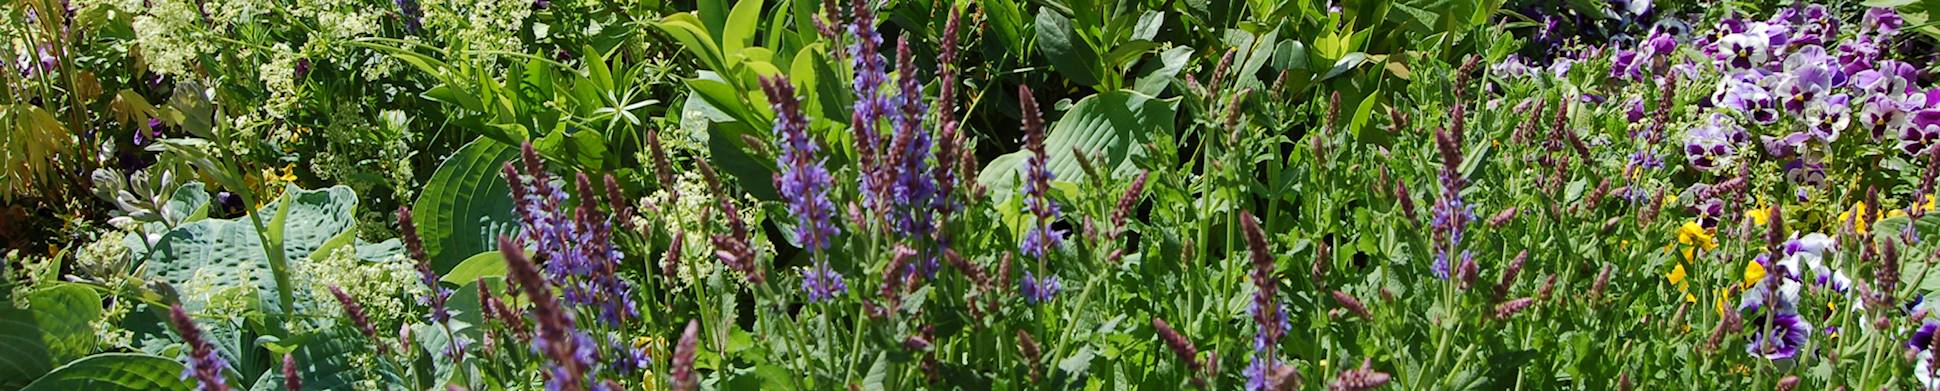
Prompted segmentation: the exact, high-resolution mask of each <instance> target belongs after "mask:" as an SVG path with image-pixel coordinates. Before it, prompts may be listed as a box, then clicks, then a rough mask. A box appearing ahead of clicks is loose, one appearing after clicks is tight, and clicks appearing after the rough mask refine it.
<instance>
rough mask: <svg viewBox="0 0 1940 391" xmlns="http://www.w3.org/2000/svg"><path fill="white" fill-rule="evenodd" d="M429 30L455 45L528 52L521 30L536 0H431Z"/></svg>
mask: <svg viewBox="0 0 1940 391" xmlns="http://www.w3.org/2000/svg"><path fill="white" fill-rule="evenodd" d="M424 10H425V21H424V25H425V29H426V30H429V31H430V32H431V33H432V34H431V35H429V36H434V37H443V38H444V39H445V40H446V42H447V43H449V44H452V45H458V44H461V43H462V44H463V45H464V47H467V48H470V49H472V50H484V51H505V52H516V53H523V52H525V45H524V44H523V43H522V42H520V39H519V32H520V31H526V26H525V19H526V18H527V17H529V16H531V15H532V0H430V1H425V2H424Z"/></svg>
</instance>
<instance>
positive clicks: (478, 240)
mask: <svg viewBox="0 0 1940 391" xmlns="http://www.w3.org/2000/svg"><path fill="white" fill-rule="evenodd" d="M517 155H518V151H516V150H514V149H512V147H511V146H509V145H505V144H503V143H499V142H497V141H492V140H487V139H478V140H472V142H471V143H469V144H465V146H464V147H460V148H458V153H456V154H454V155H452V156H451V158H449V159H445V162H444V164H442V165H439V166H438V171H437V172H436V173H433V174H432V175H431V181H430V182H428V183H426V184H425V188H424V193H422V194H420V195H419V196H418V201H417V203H416V204H414V205H412V210H413V212H414V213H415V215H414V216H413V217H415V218H416V219H417V221H416V223H417V225H418V237H419V238H422V240H424V251H425V253H426V254H425V255H426V256H428V257H430V258H431V267H432V269H433V270H437V271H438V272H441V273H442V272H445V271H449V270H451V268H453V267H457V266H458V264H459V262H463V261H464V260H465V258H468V257H471V256H472V255H473V254H478V253H481V252H485V251H491V250H492V249H495V248H497V242H495V241H494V240H495V238H497V237H498V236H499V235H508V236H509V235H515V234H517V233H518V230H519V216H518V213H517V212H516V211H515V210H514V207H515V205H514V203H513V200H512V189H511V187H510V186H509V185H507V184H506V182H505V178H503V177H500V171H499V169H500V167H503V166H504V164H505V162H507V161H511V160H512V159H513V158H514V157H515V156H517Z"/></svg>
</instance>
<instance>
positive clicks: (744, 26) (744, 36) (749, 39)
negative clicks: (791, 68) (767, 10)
mask: <svg viewBox="0 0 1940 391" xmlns="http://www.w3.org/2000/svg"><path fill="white" fill-rule="evenodd" d="M762 3H763V1H762V0H738V1H736V2H735V3H734V10H733V11H729V12H728V17H727V25H726V26H722V28H721V51H723V52H727V53H733V52H737V51H741V48H745V47H748V46H749V45H753V44H754V29H755V27H758V26H760V25H761V6H762ZM775 28H780V26H775ZM771 45H772V44H771Z"/></svg>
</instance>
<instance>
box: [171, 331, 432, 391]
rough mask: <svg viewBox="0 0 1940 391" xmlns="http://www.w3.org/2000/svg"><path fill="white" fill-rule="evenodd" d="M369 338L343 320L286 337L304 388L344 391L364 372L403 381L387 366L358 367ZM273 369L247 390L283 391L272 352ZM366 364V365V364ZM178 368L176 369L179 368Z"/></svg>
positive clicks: (392, 381)
mask: <svg viewBox="0 0 1940 391" xmlns="http://www.w3.org/2000/svg"><path fill="white" fill-rule="evenodd" d="M369 341H370V339H368V338H364V336H363V334H359V333H358V332H357V331H355V330H353V329H351V328H350V327H349V325H348V324H346V323H339V324H338V325H337V326H336V327H329V328H325V329H323V330H321V331H318V332H316V333H313V334H306V335H302V336H299V337H297V339H294V340H289V341H287V342H293V343H294V345H295V346H296V349H295V350H294V351H291V352H290V356H291V358H293V359H295V361H296V368H297V370H296V373H297V375H298V376H299V377H302V378H303V389H304V390H345V389H354V388H356V387H357V385H358V383H359V382H361V381H364V380H366V379H365V378H364V377H365V376H366V374H367V373H368V374H374V375H376V376H379V377H382V378H384V379H382V380H384V381H382V382H380V384H402V383H401V380H400V379H398V377H397V375H396V374H395V373H391V372H390V371H389V369H388V367H389V366H385V365H376V366H372V367H370V368H365V367H359V366H358V365H359V364H358V363H357V362H356V361H355V358H356V356H357V355H359V354H366V353H370V352H371V349H373V348H372V347H371V345H370V342H369ZM272 359H273V360H274V361H275V369H272V370H268V371H263V375H262V376H261V377H258V378H257V379H256V382H255V384H254V385H252V386H250V387H249V389H250V390H252V391H278V390H283V389H284V388H283V371H282V365H283V357H282V355H275V357H273V358H272ZM366 365H368V364H366ZM178 371H179V370H178Z"/></svg>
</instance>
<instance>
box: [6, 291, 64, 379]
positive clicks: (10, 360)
mask: <svg viewBox="0 0 1940 391" xmlns="http://www.w3.org/2000/svg"><path fill="white" fill-rule="evenodd" d="M9 307H12V306H11V305H6V306H0V388H12V387H20V386H25V385H27V382H29V381H32V380H33V379H34V378H38V377H40V375H41V374H45V373H47V371H49V370H52V369H54V362H53V361H52V360H50V359H49V358H50V357H49V355H48V350H47V342H46V340H45V339H44V338H43V337H42V335H41V329H40V325H39V324H38V323H36V322H35V321H34V313H33V312H31V311H27V310H19V309H13V308H9Z"/></svg>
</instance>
